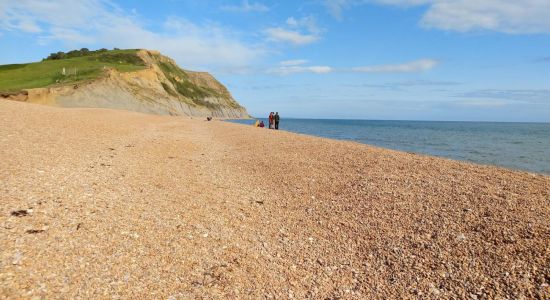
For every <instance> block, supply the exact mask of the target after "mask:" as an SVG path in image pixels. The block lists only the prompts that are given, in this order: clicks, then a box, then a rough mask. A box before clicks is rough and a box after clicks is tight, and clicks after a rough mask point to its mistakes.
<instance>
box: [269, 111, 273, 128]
mask: <svg viewBox="0 0 550 300" xmlns="http://www.w3.org/2000/svg"><path fill="white" fill-rule="evenodd" d="M269 129H273V112H271V113H270V114H269Z"/></svg>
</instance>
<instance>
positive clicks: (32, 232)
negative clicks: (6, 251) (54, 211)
mask: <svg viewBox="0 0 550 300" xmlns="http://www.w3.org/2000/svg"><path fill="white" fill-rule="evenodd" d="M25 232H26V233H28V234H37V233H41V232H44V230H43V229H29V230H27V231H25Z"/></svg>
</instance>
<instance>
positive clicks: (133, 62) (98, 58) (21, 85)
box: [0, 50, 145, 92]
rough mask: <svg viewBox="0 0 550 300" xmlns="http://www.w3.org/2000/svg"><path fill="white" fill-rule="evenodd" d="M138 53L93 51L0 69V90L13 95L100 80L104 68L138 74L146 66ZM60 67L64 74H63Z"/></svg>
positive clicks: (131, 51) (135, 51)
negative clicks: (28, 90) (29, 90)
mask: <svg viewBox="0 0 550 300" xmlns="http://www.w3.org/2000/svg"><path fill="white" fill-rule="evenodd" d="M137 52H138V50H112V51H94V52H93V53H90V54H89V55H86V56H79V57H68V58H62V59H45V60H43V61H41V62H36V63H28V64H13V65H1V66H0V91H3V92H15V91H19V90H22V89H31V88H40V87H46V86H50V85H55V84H68V83H75V82H79V81H85V80H89V79H94V78H97V77H99V76H100V75H101V74H102V72H103V70H104V69H106V68H110V69H115V70H117V71H119V72H129V71H137V70H140V69H144V68H145V63H144V62H143V60H141V59H140V58H139V57H138V56H137ZM63 68H65V74H66V75H63Z"/></svg>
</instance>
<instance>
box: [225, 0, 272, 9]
mask: <svg viewBox="0 0 550 300" xmlns="http://www.w3.org/2000/svg"><path fill="white" fill-rule="evenodd" d="M221 9H222V10H225V11H230V12H266V11H269V7H267V6H265V5H264V4H262V3H259V2H253V3H250V2H248V0H244V1H243V2H242V3H241V5H224V6H222V7H221Z"/></svg>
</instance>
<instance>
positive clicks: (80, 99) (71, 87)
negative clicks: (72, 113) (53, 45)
mask: <svg viewBox="0 0 550 300" xmlns="http://www.w3.org/2000/svg"><path fill="white" fill-rule="evenodd" d="M76 66H78V67H76ZM42 69H43V70H45V71H44V72H40V70H42ZM50 69H51V70H53V71H50ZM48 71H50V73H51V75H52V76H51V78H52V79H51V80H49V81H40V82H38V81H33V78H32V77H33V76H34V74H35V73H36V74H40V76H42V77H44V75H48ZM2 73H4V74H2ZM8 76H9V77H8ZM36 76H39V75H36ZM2 77H4V78H5V80H3V81H4V84H3V85H0V90H4V92H1V93H0V98H4V99H9V100H18V101H25V102H31V103H39V104H46V105H53V106H61V107H99V108H112V109H124V110H130V111H137V112H143V113H151V114H161V115H182V116H196V117H203V116H213V117H217V118H248V117H249V115H248V113H247V111H246V109H245V108H244V107H242V106H241V105H240V104H239V103H238V102H237V101H236V100H235V99H233V97H232V96H231V94H230V92H229V91H228V90H227V88H226V87H225V86H223V85H222V84H221V83H220V82H219V81H217V80H216V79H215V78H214V77H213V76H212V75H210V74H209V73H206V72H193V71H187V70H183V69H181V68H180V67H179V66H178V65H177V64H176V62H175V61H174V60H172V59H171V58H169V57H166V56H164V55H161V54H160V52H158V51H150V50H122V51H107V52H105V53H100V54H97V55H90V56H86V57H79V58H71V59H61V60H57V61H43V62H40V63H33V64H25V65H6V66H0V79H3V78H2ZM24 77H27V78H26V79H27V80H26V81H22V80H21V79H22V78H24ZM16 79H17V80H16ZM41 79H42V78H41ZM10 84H11V85H10ZM26 85H28V86H29V87H30V88H17V87H19V86H26ZM33 85H35V86H38V87H34V86H33ZM41 85H43V86H41ZM6 87H7V88H6ZM13 87H15V88H13Z"/></svg>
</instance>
